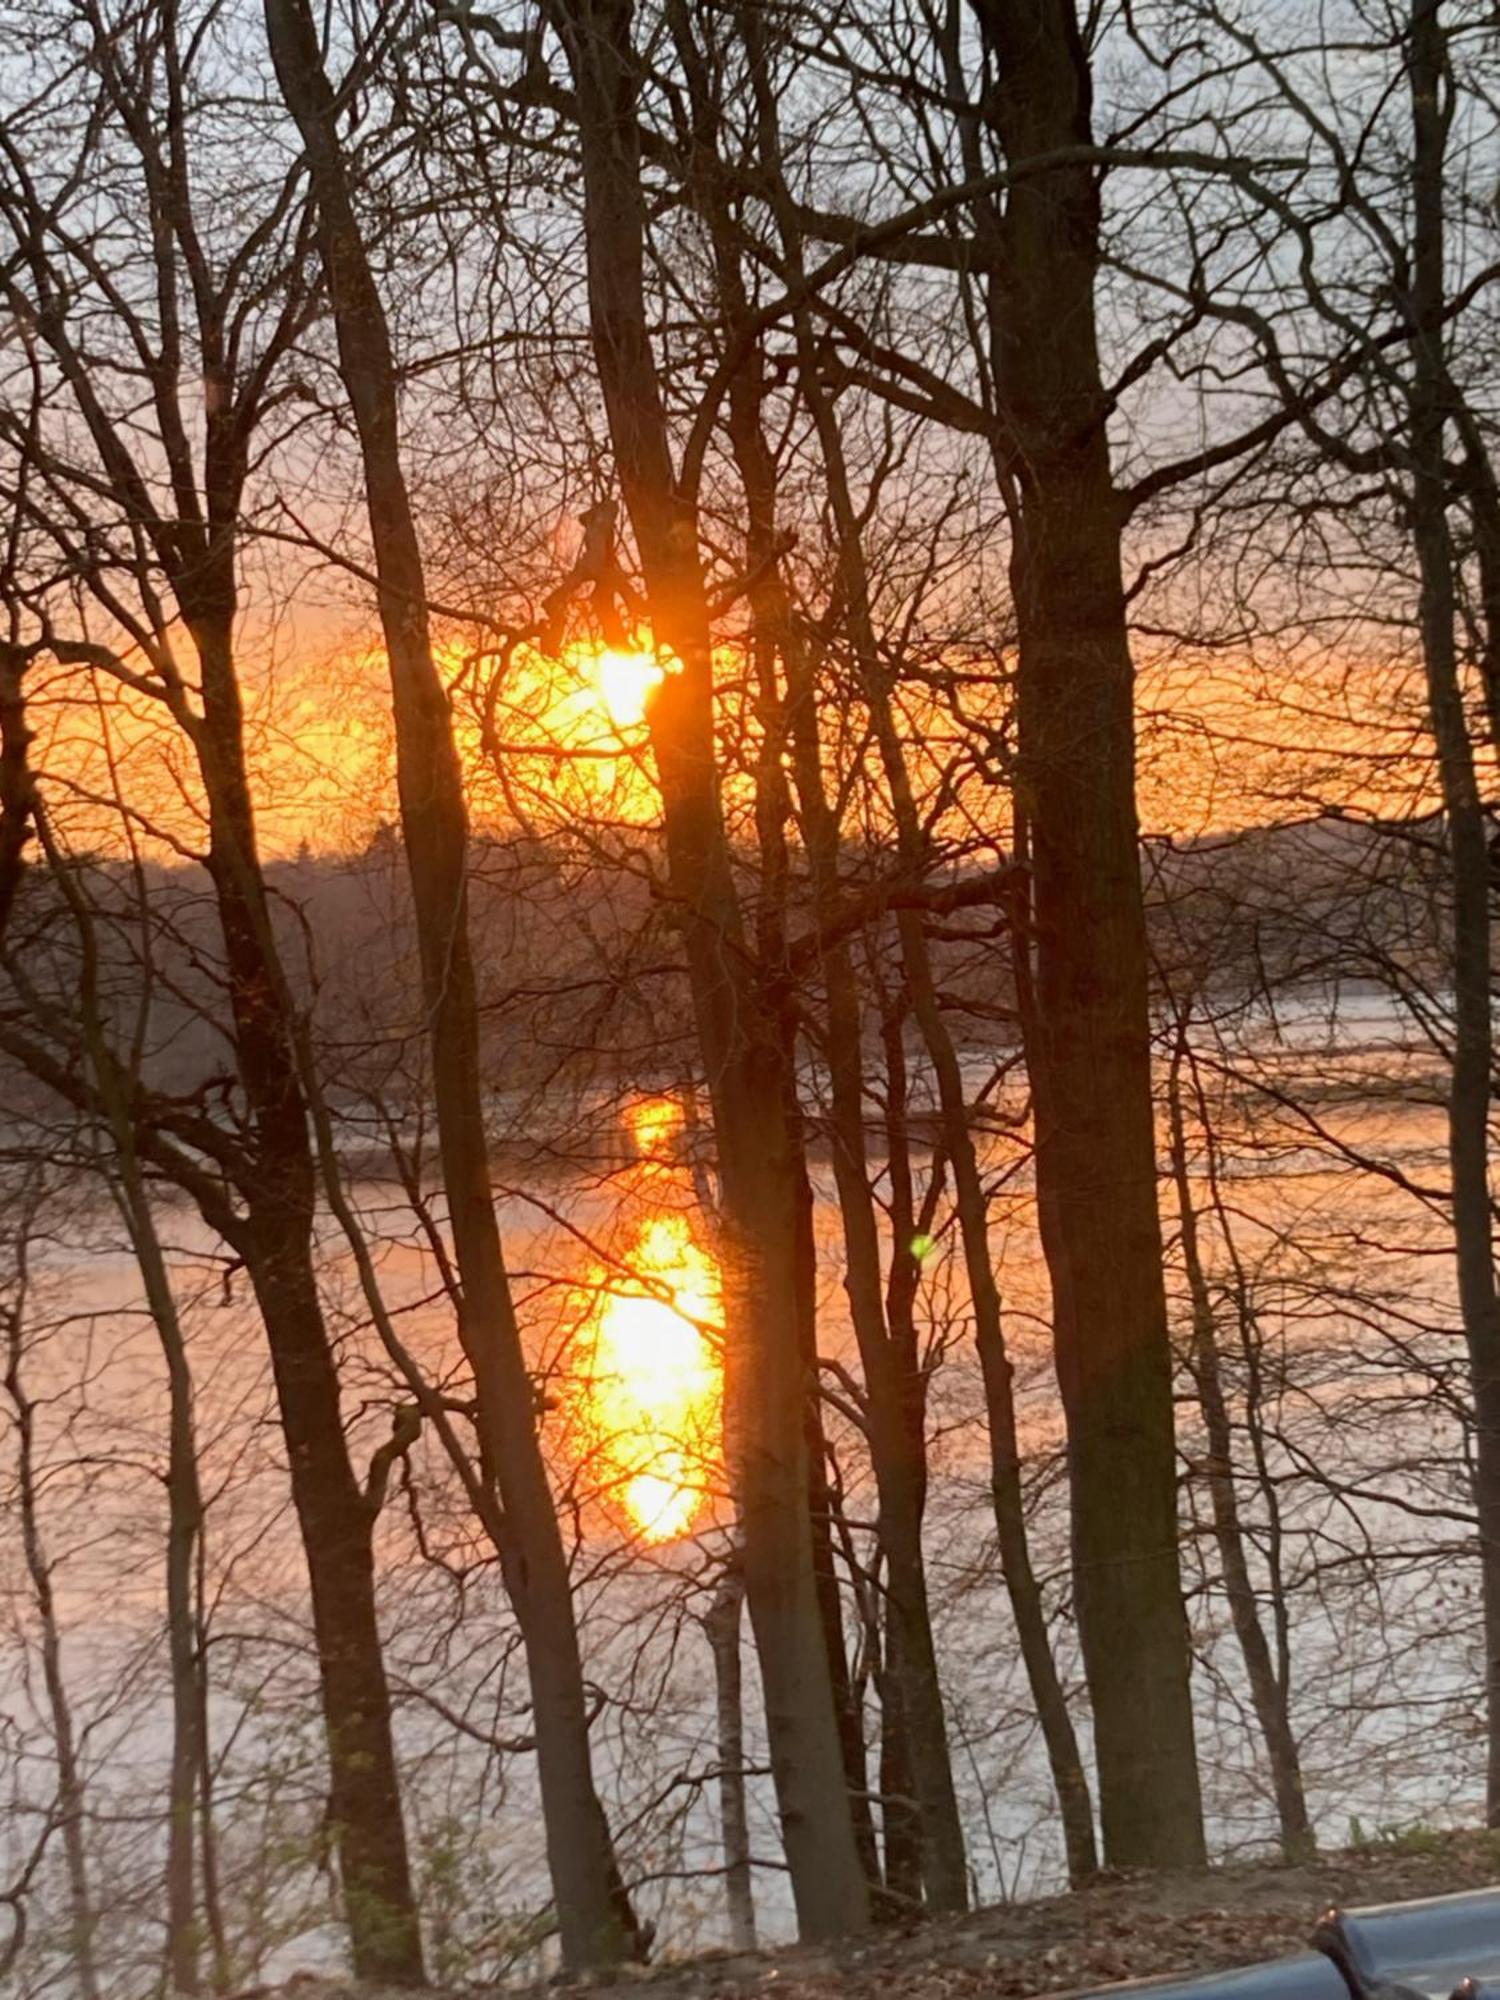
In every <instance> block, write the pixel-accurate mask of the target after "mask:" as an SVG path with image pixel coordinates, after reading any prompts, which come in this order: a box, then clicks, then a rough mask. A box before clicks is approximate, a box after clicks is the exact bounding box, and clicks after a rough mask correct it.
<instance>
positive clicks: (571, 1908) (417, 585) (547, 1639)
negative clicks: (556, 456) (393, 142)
mask: <svg viewBox="0 0 1500 2000" xmlns="http://www.w3.org/2000/svg"><path fill="white" fill-rule="evenodd" d="M265 17H266V29H267V35H268V38H269V41H270V45H271V54H272V60H273V63H274V65H275V68H276V74H277V77H278V79H279V81H280V84H281V90H282V95H283V97H284V98H285V100H286V103H287V106H288V109H289V110H290V111H291V113H292V116H293V118H294V119H295V120H296V122H297V126H298V129H299V131H300V133H301V135H302V141H303V144H304V146H305V147H306V149H307V157H308V163H309V168H310V172H311V177H312V185H313V191H314V199H315V202H316V205H317V213H318V232H319V244H320V249H321V253H322V259H323V268H324V274H325V278H326V280H327V283H328V286H329V292H330V297H331V300H332V304H333V311H334V319H335V324H336V328H337V335H338V346H339V363H340V370H341V373H342V376H343V381H344V386H345V390H346V392H347V394H348V396H349V400H350V404H351V406H352V409H353V412H354V418H355V423H356V427H357V429H358V432H359V439H360V448H361V453H362V456H363V462H364V472H365V493H366V500H367V504H368V508H369V516H370V528H371V534H372V537H373V540H374V545H375V562H376V570H377V574H378V578H379V605H380V619H381V626H382V629H383V631H384V634H385V642H386V653H387V658H388V663H389V669H390V677H391V692H392V697H393V707H394V713H395V722H396V763H397V785H398V790H399V793H400V800H401V824H402V831H403V834H404V836H405V845H406V856H407V864H408V867H409V869H410V872H411V884H412V903H413V908H414V910H415V913H416V922H417V935H418V949H419V955H420V958H421V964H422V984H423V994H424V998H425V1001H426V1005H427V1013H428V1026H429V1036H430V1042H431V1049H432V1067H433V1086H434V1095H435V1099H436V1112H437V1126H438V1146H439V1152H440V1155H441V1160H442V1170H443V1184H444V1188H445V1191H446V1194H447V1200H448V1218H449V1226H450V1228H451V1229H452V1232H453V1243H454V1253H455V1259H456V1263H457V1267H458V1274H459V1281H460V1283H461V1285H462V1288H463V1298H462V1302H461V1305H460V1310H459V1330H460V1335H461V1337H462V1340H463V1344H464V1350H465V1353H466V1355H467V1356H468V1359H469V1363H470V1366H471V1367H472V1369H473V1372H474V1381H475V1389H476V1400H477V1404H478V1421H479V1428H480V1434H481V1456H482V1459H483V1462H484V1469H485V1472H486V1475H487V1477H488V1478H489V1479H490V1480H492V1481H497V1482H498V1485H499V1490H500V1496H501V1504H502V1509H503V1519H504V1523H505V1533H504V1535H503V1537H502V1545H501V1549H500V1555H501V1563H502V1568H503V1571H504V1575H505V1581H506V1587H507V1590H508V1591H509V1594H510V1598H511V1601H512V1603H513V1604H514V1606H515V1609H516V1615H517V1618H518V1620H519V1622H520V1626H521V1633H522V1638H523V1640H524V1643H525V1646H526V1656H527V1665H528V1669H529V1673H530V1680H531V1697H532V1712H533V1717H534V1722H535V1732H536V1742H537V1765H538V1773H539V1776H540V1780H541V1791H542V1814H543V1819H544V1822H545V1825H546V1837H547V1858H548V1865H549V1868H550V1870H551V1875H552V1884H553V1889H554V1893H555V1896H556V1903H557V1920H558V1929H559V1933H560V1936H561V1940H562V1948H563V1956H564V1958H565V1960H566V1962H567V1963H568V1964H569V1965H570V1966H572V1967H575V1968H583V1967H588V1966H597V1965H610V1964H614V1963H618V1962H619V1961H620V1960H621V1959H624V1958H628V1957H632V1956H638V1955H640V1954H641V1952H642V1951H643V1949H644V1943H643V1940H642V1937H641V1934H640V1932H639V1931H638V1929H637V1926H636V1923H635V1919H634V1915H633V1913H632V1910H631V1907H630V1902H629V1898H628V1897H627V1895H626V1893H625V1890H624V1886H623V1883H622V1882H621V1879H620V1874H619V1870H618V1867H617V1866H616V1863H615V1857H614V1850H613V1847H612V1845H611V1842H610V1837H609V1828H608V1825H607V1823H606V1821H605V1817H604V1811H603V1808H602V1806H601V1805H600V1803H599V1796H598V1791H597V1788H596V1786H595V1782H594V1774H593V1767H592V1759H591V1754H590V1748H589V1736H588V1705H587V1701H586V1697H585V1689H584V1682H583V1665H582V1660H581V1657H580V1654H579V1648H578V1632H577V1626H576V1623H575V1619H574V1612H573V1599H572V1589H571V1585H570V1581H569V1577H568V1567H567V1559H566V1555H565V1553H564V1550H563V1545H562V1535H561V1531H560V1529H559V1526H558V1521H557V1515H556V1509H555V1507H554V1504H553V1499H552V1493H551V1489H550V1486H549V1484H548V1480H547V1473H546V1467H545V1465H544V1463H543V1459H542V1452H541V1443H540V1440H539V1438H538V1436H537V1428H536V1408H535V1397H534V1394H533V1391H532V1386H531V1380H530V1377H529V1375H528V1372H527V1368H526V1361H525V1354H524V1351H523V1348H522V1343H521V1332H520V1327H519V1325H518V1323H517V1320H516V1315H515V1307H514V1304H513V1301H512V1298H511V1293H510V1282H509V1278H508V1275H507V1273H506V1269H505V1261H504V1254H503V1251H502V1248H501V1243H500V1231H499V1226H498V1224H497V1222H496V1218H495V1206H494V1198H493V1193H492V1190H491V1186H490V1175H489V1155H488V1139H487V1134H486V1131H485V1123H484V1096H483V1089H482V1084H481V1077H480V1057H479V1016H478V1003H477V995H476V987H475V976H474V965H473V959H472V953H471V944H470V937H469V921H468V887H467V846H468V823H467V812H466V808H465V804H464V798H463V782H462V776H461V773H460V770H459V765H458V757H457V753H456V751H455V748H454V742H453V732H452V723H451V718H450V714H449V708H448V702H447V697H446V695H445V693H444V690H443V686H442V682H441V679H440V677H439V675H438V672H437V669H436V666H435V664H434V661H433V656H432V644H431V637H430V632H429V627H428V618H427V603H426V587H425V579H424V576H423V570H422V559H421V554H420V550H419V547H418V542H417V535H416V529H415V524H414V522H413V519H412V513H411V503H410V497H409V495H408V492H407V486H406V478H405V473H404V471H403V468H402V463H401V453H400V442H399V411H398V402H397V387H396V373H395V364H394V360H393V357H392V353H391V345H390V335H389V330H388V326H387V321H386V315H385V309H384V306H383V304H382V301H381V299H380V295H379V292H378V290H377V288H376V286H375V282H374V278H373V276H372V273H371V270H370V265H369V259H368V255H367V253H366V250H365V245H364V241H363V238H362V236H361V234H360V230H359V225H358V223H357V221H356V218H355V214H354V209H353V204H352V201H351V197H350V191H349V185H348V174H347V168H346V165H345V161H344V157H343V152H342V148H341V144H340V140H339V135H338V129H337V122H336V116H337V112H336V104H335V100H334V96H333V92H332V90H331V88H330V86H329V83H328V79H327V75H326V73H325V70H324V67H323V60H322V52H321V50H320V49H319V46H318V40H317V32H316V29H315V27H314V25H313V18H312V13H311V10H310V9H309V7H308V6H307V4H306V0H267V4H266V8H265Z"/></svg>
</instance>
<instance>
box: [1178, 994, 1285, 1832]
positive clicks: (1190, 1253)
mask: <svg viewBox="0 0 1500 2000" xmlns="http://www.w3.org/2000/svg"><path fill="white" fill-rule="evenodd" d="M1185 1036H1186V1030H1185V1029H1183V1030H1182V1031H1181V1034H1180V1038H1179V1042H1178V1046H1177V1048H1176V1049H1175V1050H1174V1051H1173V1054H1172V1063H1171V1067H1170V1070H1169V1072H1168V1078H1167V1117H1168V1127H1169V1139H1170V1146H1171V1156H1172V1179H1173V1183H1174V1185H1175V1187H1176V1190H1177V1217H1178V1230H1179V1233H1180V1237H1181V1242H1182V1264H1183V1271H1184V1274H1185V1275H1186V1278H1187V1284H1188V1297H1189V1300H1190V1301H1191V1306H1192V1317H1193V1360H1192V1369H1193V1378H1194V1381H1195V1382H1196V1384H1197V1389H1198V1404H1199V1408H1200V1409H1201V1410H1202V1412H1203V1428H1204V1433H1205V1436H1206V1439H1207V1443H1208V1462H1207V1467H1206V1472H1207V1479H1208V1495H1209V1506H1210V1509H1211V1510H1212V1514H1213V1524H1214V1541H1215V1543H1216V1544H1217V1547H1218V1551H1219V1561H1220V1564H1221V1565H1222V1567H1223V1572H1224V1594H1225V1596H1226V1597H1227V1598H1228V1600H1229V1616H1230V1619H1231V1622H1232V1623H1233V1625H1234V1634H1235V1638H1236V1639H1237V1641H1238V1642H1239V1648H1240V1656H1241V1658H1242V1659H1243V1660H1244V1663H1245V1677H1246V1679H1247V1680H1248V1681H1249V1683H1250V1700H1251V1703H1252V1705H1253V1706H1254V1709H1255V1719H1256V1721H1257V1722H1258V1723H1259V1724H1260V1732H1261V1737H1262V1739H1263V1740H1264V1743H1265V1746H1266V1757H1267V1761H1268V1762H1269V1764H1270V1767H1271V1785H1272V1790H1273V1792H1274V1794H1275V1798H1276V1817H1277V1821H1278V1823H1279V1826H1280V1832H1281V1851H1282V1853H1283V1854H1284V1855H1285V1856H1286V1858H1287V1860H1288V1861H1306V1860H1307V1859H1308V1858H1309V1857H1310V1856H1311V1855H1312V1853H1313V1852H1314V1841H1313V1831H1312V1823H1311V1821H1310V1820H1309V1819H1308V1816H1307V1796H1306V1792H1305V1791H1304V1788H1303V1784H1302V1760H1301V1757H1300V1754H1299V1752H1298V1749H1297V1739H1296V1737H1295V1735H1294V1734H1293V1733H1292V1723H1291V1714H1290V1711H1289V1709H1288V1705H1287V1688H1286V1684H1285V1682H1284V1681H1283V1680H1282V1678H1281V1676H1280V1675H1279V1674H1278V1673H1277V1671H1276V1666H1275V1662H1274V1661H1273V1659H1272V1657H1271V1648H1270V1644H1269V1642H1268V1641H1267V1639H1266V1635H1265V1632H1264V1630H1263V1629H1262V1626H1261V1622H1260V1612H1259V1610H1258V1608H1257V1605H1256V1598H1255V1586H1254V1584H1253V1583H1252V1582H1251V1578H1250V1563H1249V1558H1248V1555H1247V1552H1246V1547H1245V1532H1244V1526H1243V1523H1242V1521H1241V1519H1240V1503H1239V1494H1238V1492H1237V1490H1236V1486H1235V1474H1234V1437H1233V1432H1232V1430H1231V1428H1230V1421H1229V1407H1228V1403H1227V1401H1226V1399H1225V1395H1224V1382H1223V1373H1222V1370H1221V1368H1220V1365H1219V1336H1218V1328H1217V1326H1216V1324H1215V1317H1214V1308H1213V1299H1212V1297H1211V1295H1210V1293H1209V1288H1208V1276H1207V1273H1206V1272H1205V1270H1204V1268H1203V1256H1202V1251H1201V1249H1200V1246H1199V1240H1198V1211H1197V1208H1196V1206H1195V1204H1194V1201H1193V1188H1192V1181H1191V1178H1190V1176H1189V1172H1188V1153H1187V1131H1186V1125H1185V1121H1184V1118H1183V1108H1182V1090H1181V1080H1180V1072H1181V1064H1182V1060H1183V1056H1184V1053H1185Z"/></svg>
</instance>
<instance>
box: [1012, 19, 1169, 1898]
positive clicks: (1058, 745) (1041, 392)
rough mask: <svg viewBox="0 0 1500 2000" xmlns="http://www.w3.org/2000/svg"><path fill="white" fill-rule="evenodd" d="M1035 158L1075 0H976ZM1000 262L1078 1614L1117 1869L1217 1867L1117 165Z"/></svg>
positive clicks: (1069, 73) (1016, 190)
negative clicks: (1120, 307)
mask: <svg viewBox="0 0 1500 2000" xmlns="http://www.w3.org/2000/svg"><path fill="white" fill-rule="evenodd" d="M972 6H973V12H974V15H975V18H976V20H977V22H978V24H979V27H980V30H981V33H982V36H983V38H984V43H985V46H986V49H987V51H988V52H989V55H990V57H991V59H992V60H993V61H994V63H995V66H996V73H997V82H996V86H995V88H994V90H993V92H992V93H991V96H990V99H989V101H988V107H987V109H988V115H989V116H990V117H991V118H992V120H993V124H994V129H995V132H996V135H997V137H998V139H999V141H1000V144H1001V146H1002V148H1003V150H1004V153H1005V156H1006V158H1007V159H1008V160H1009V161H1011V162H1012V163H1014V162H1016V161H1019V160H1026V159H1031V158H1035V157H1036V156H1038V155H1042V154H1047V153H1053V152H1059V151H1065V150H1066V149H1068V148H1073V147H1078V146H1087V145H1088V144H1090V142H1091V129H1090V102H1091V84H1090V76H1089V59H1088V54H1087V51H1086V50H1085V47H1084V43H1083V37H1082V34H1081V31H1080V29H1079V25H1078V21H1077V17H1076V13H1075V8H1074V0H1003V4H1002V0H972ZM1002 228H1003V237H1004V256H1003V260H1002V268H1001V273H1000V274H997V275H996V276H995V277H994V279H993V280H992V281H991V289H990V343H991V358H992V365H993V369H994V375H995V381H996V387H997V392H998V397H999V404H1000V415H1001V418H1002V420H1003V425H1004V444H1003V451H1004V457H1005V463H1006V466H1007V471H1008V476H1009V477H1010V478H1011V479H1013V481H1014V496H1013V497H1014V498H1015V499H1016V505H1015V507H1014V510H1013V521H1012V531H1013V547H1012V559H1011V584H1012V590H1013V594H1014V598H1015V604H1016V615H1017V625H1018V641H1019V644H1018V661H1017V684H1018V696H1019V764H1020V787H1019V788H1020V805H1021V808H1022V810H1023V811H1024V813H1025V815H1026V816H1027V818H1028V819H1029V821H1030V825H1031V841H1032V896H1033V920H1034V927H1035V950H1036V978H1037V996H1036V998H1037V1004H1036V1009H1035V1014H1034V1017H1033V1020H1032V1023H1031V1032H1030V1034H1029V1035H1028V1036H1027V1038H1026V1058H1027V1065H1028V1070H1029V1072H1030V1075H1031V1078H1032V1082H1033V1093H1034V1104H1035V1111H1036V1174H1037V1189H1038V1201H1039V1204H1040V1208H1041V1213H1042V1219H1043V1225H1044V1227H1043V1246H1044V1250H1045V1253H1046V1256H1047V1260H1048V1264H1049V1267H1050V1268H1051V1272H1052V1278H1053V1289H1054V1301H1055V1308H1056V1309H1055V1315H1054V1317H1055V1340H1056V1349H1057V1371H1058V1382H1059V1387H1060V1390H1061V1393H1062V1400H1063V1407H1064V1411H1065V1414H1066V1418H1067V1425H1068V1451H1069V1472H1070V1478H1071V1487H1072V1501H1073V1568H1074V1586H1075V1597H1076V1602H1077V1608H1078V1623H1079V1635H1080V1638H1081V1640H1082V1645H1083V1656H1084V1666H1085V1671H1086V1673H1087V1677H1088V1683H1089V1693H1090V1696H1091V1700H1092V1705H1093V1715H1094V1745H1095V1754H1096V1759H1097V1764H1098V1776H1099V1805H1100V1819H1101V1823H1102V1828H1103V1834H1104V1853H1105V1859H1106V1860H1107V1861H1108V1862H1109V1863H1111V1864H1112V1865H1123V1866H1132V1865H1135V1866H1156V1867H1180V1866H1196V1865H1199V1864H1201V1863H1202V1861H1203V1859H1204V1854H1205V1850H1204V1842H1203V1813H1202V1800H1201V1796H1200V1792H1199V1784H1198V1764H1197V1755H1196V1749H1195V1745H1194V1738H1193V1713H1192V1703H1191V1697H1190V1690H1189V1658H1190V1655H1189V1643H1188V1630H1187V1619H1186V1615H1185V1611H1184V1607H1183V1600H1182V1585H1181V1572H1180V1562H1179V1551H1178V1523H1177V1498H1176V1477H1175V1445H1174V1437H1173V1417H1172V1374H1171V1371H1172V1362H1171V1349H1170V1344H1169V1340H1168V1332H1167V1311H1166V1293H1165V1288H1164V1283H1163V1274H1162V1242H1161V1224H1160V1218H1159V1214H1158V1208H1157V1188H1156V1156H1155V1134H1154V1122H1153V1105H1152V1092H1151V1056H1150V1050H1151V1041H1150V1020H1149V1012H1148V1004H1147V978H1146V972H1147V952H1146V929H1145V915H1144V907H1143V902H1142V895H1141V881H1140V861H1139V834H1138V827H1137V822H1136V809H1135V737H1134V713H1133V693H1134V687H1133V670H1132V665H1131V658H1130V649H1129V643H1128V637H1127V629H1126V619H1125V596H1124V588H1123V582H1122V572H1121V551H1120V537H1121V509H1120V505H1119V501H1118V499H1117V496H1116V493H1115V490H1114V485H1113V480H1112V477H1111V472H1110V463H1109V446H1108V440H1107V437H1106V432H1105V422H1106V417H1107V413H1108V411H1107V402H1106V398H1105V394H1104V390H1103V386H1102V380H1101V375H1100V367H1099V355H1098V348H1097V342H1096V335H1095V318H1094V284H1095V279H1096V275H1097V271H1098V265H1099V191H1098V186H1097V179H1096V172H1095V169H1094V168H1092V167H1090V166H1083V165H1072V164H1070V165H1062V166H1058V167H1055V168H1052V169H1050V170H1049V171H1047V172H1045V173H1036V174H1031V175H1027V176H1024V177H1022V178H1021V179H1020V180H1018V181H1017V182H1016V184H1015V185H1014V186H1013V187H1012V189H1011V190H1010V192H1009V195H1008V197H1007V201H1006V206H1005V210H1004V216H1003V223H1002Z"/></svg>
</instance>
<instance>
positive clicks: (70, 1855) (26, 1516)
mask: <svg viewBox="0 0 1500 2000" xmlns="http://www.w3.org/2000/svg"><path fill="white" fill-rule="evenodd" d="M31 1220H32V1218H31V1216H30V1215H29V1214H28V1213H27V1212H26V1211H25V1209H24V1208H23V1213H22V1216H21V1218H20V1219H19V1229H18V1234H17V1240H16V1245H15V1255H16V1264H17V1267H18V1268H17V1271H16V1275H15V1284H14V1287H13V1290H12V1295H11V1297H10V1298H9V1299H8V1300H7V1301H6V1302H5V1304H4V1306H3V1308H0V1321H3V1323H4V1328H5V1336H6V1342H5V1346H6V1352H5V1377H4V1382H5V1391H6V1394H7V1395H8V1396H9V1398H10V1405H11V1413H12V1421H13V1423H14V1425H15V1431H16V1498H17V1513H18V1515H19V1519H20V1530H21V1549H22V1554H23V1556H24V1559H25V1563H26V1574H27V1577H28V1578H29V1580H30V1583H31V1594H32V1600H33V1603H34V1605H35V1608H36V1615H37V1622H38V1624H39V1625H40V1626H41V1645H42V1685H43V1687H44V1688H45V1690H46V1696H47V1715H48V1721H49V1723H50V1725H51V1729H52V1748H53V1755H54V1756H55V1758H56V1759H57V1808H56V1811H57V1825H58V1829H59V1831H60V1833H61V1835H62V1847H63V1862H64V1867H65V1870H66V1874H67V1882H68V1932H69V1937H68V1942H69V1950H70V1954H71V1957H72V1962H73V1969H74V1971H75V1972H76V1974H77V1977H78V1991H79V1994H80V1996H81V2000H99V1991H100V1987H99V1961H98V1954H97V1951H96V1948H95V1937H94V1931H95V1926H96V1922H97V1913H96V1912H95V1909H94V1898H93V1890H92V1887H91V1884H90V1881H89V1864H88V1850H87V1845H86V1842H85V1839H84V1808H85V1804H86V1798H85V1792H84V1783H83V1771H82V1767H81V1765H80V1762H79V1756H78V1733H77V1730H76V1728H75V1727H74V1723H73V1709H72V1704H71V1703H70V1701H69V1699H68V1687H67V1682H66V1680H65V1678H64V1675H63V1659H62V1631H61V1628H60V1626H59V1624H58V1618H57V1601H56V1594H55V1592H54V1591H53V1588H52V1564H51V1561H50V1559H49V1557H48V1555H47V1545H46V1540H45V1537H44V1536H43V1533H42V1522H41V1512H40V1506H39V1495H38V1479H37V1464H36V1404H35V1402H34V1401H33V1400H32V1397H31V1395H30V1393H29V1392H28V1390H27V1388H26V1383H25V1371H24V1367H23V1362H24V1359H25V1351H26V1323H25V1304H26V1293H27V1263H28V1257H27V1243H26V1240H25V1236H24V1234H22V1233H21V1232H23V1231H25V1230H26V1229H28V1228H29V1227H30V1225H31Z"/></svg>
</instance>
